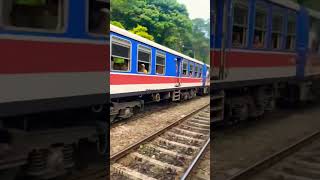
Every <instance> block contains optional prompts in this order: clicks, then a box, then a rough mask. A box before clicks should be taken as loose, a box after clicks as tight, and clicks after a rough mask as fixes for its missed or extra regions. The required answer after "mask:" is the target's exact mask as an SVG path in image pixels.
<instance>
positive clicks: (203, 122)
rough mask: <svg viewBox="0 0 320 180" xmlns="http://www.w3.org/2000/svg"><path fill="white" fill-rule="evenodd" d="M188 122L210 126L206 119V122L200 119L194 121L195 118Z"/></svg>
mask: <svg viewBox="0 0 320 180" xmlns="http://www.w3.org/2000/svg"><path fill="white" fill-rule="evenodd" d="M189 121H191V122H197V123H202V124H205V125H210V121H208V119H207V120H201V119H196V118H194V119H190V120H189Z"/></svg>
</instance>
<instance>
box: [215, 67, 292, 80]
mask: <svg viewBox="0 0 320 180" xmlns="http://www.w3.org/2000/svg"><path fill="white" fill-rule="evenodd" d="M227 71H228V72H229V73H228V75H227V78H226V79H225V80H216V81H214V83H220V82H232V81H233V82H234V81H244V80H259V79H268V78H270V79H271V78H280V77H294V76H295V75H296V66H290V67H272V68H249V67H247V68H229V69H228V70H227Z"/></svg>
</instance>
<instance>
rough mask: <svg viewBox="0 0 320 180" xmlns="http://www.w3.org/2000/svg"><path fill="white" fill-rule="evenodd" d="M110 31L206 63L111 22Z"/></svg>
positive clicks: (190, 59)
mask: <svg viewBox="0 0 320 180" xmlns="http://www.w3.org/2000/svg"><path fill="white" fill-rule="evenodd" d="M110 31H112V32H115V33H118V34H120V35H123V36H126V37H129V38H131V39H134V40H136V41H140V42H142V43H145V44H148V45H150V46H153V47H155V48H158V49H160V50H162V51H166V52H169V53H171V54H174V55H177V56H179V57H182V58H184V59H187V60H189V61H193V62H196V63H198V64H205V63H204V62H201V61H199V60H197V59H194V58H191V57H189V56H186V55H184V54H182V53H179V52H177V51H175V50H173V49H170V48H167V47H165V46H162V45H160V44H158V43H156V42H153V41H150V40H148V39H146V38H143V37H141V36H138V35H136V34H133V33H131V32H129V31H127V30H124V29H121V28H119V27H117V26H114V25H112V24H110ZM207 65H208V64H207ZM208 66H209V65H208Z"/></svg>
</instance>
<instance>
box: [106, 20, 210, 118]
mask: <svg viewBox="0 0 320 180" xmlns="http://www.w3.org/2000/svg"><path fill="white" fill-rule="evenodd" d="M110 43H111V46H110V52H111V57H110V98H111V104H110V119H111V121H114V120H116V119H125V118H128V117H130V116H132V115H133V114H134V113H135V112H137V111H140V110H142V109H143V107H144V103H145V102H159V101H161V100H172V101H180V100H187V99H191V98H193V97H194V96H196V95H197V94H207V93H208V91H209V85H210V79H209V77H210V76H209V69H210V66H209V65H208V64H205V63H203V62H201V61H198V60H196V59H193V58H191V57H188V56H186V55H184V54H181V53H179V52H176V51H174V50H172V49H169V48H167V47H165V46H162V45H160V44H157V43H155V42H153V41H150V40H147V39H145V38H143V37H140V36H138V35H136V34H133V33H131V32H128V31H126V30H124V29H121V28H119V27H116V26H113V25H110Z"/></svg>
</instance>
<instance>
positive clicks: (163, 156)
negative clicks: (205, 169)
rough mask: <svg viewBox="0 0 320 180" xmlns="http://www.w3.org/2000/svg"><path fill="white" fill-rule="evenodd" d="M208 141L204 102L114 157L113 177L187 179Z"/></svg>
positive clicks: (207, 107)
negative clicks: (201, 105) (199, 106)
mask: <svg viewBox="0 0 320 180" xmlns="http://www.w3.org/2000/svg"><path fill="white" fill-rule="evenodd" d="M209 142H210V107H209V105H205V106H203V107H201V108H199V109H197V110H195V111H193V112H191V113H190V114H189V115H187V116H185V117H183V118H181V119H179V120H177V121H176V122H174V123H172V124H170V125H168V126H167V127H165V128H163V129H161V130H159V131H157V132H155V133H153V134H152V135H150V136H148V137H146V138H144V139H143V140H141V141H139V142H137V143H136V144H133V145H132V146H130V147H128V148H126V149H124V150H123V151H121V152H119V153H116V154H115V155H113V156H111V158H110V161H111V174H110V179H115V180H120V179H121V180H123V179H143V180H152V179H186V178H187V177H188V176H189V175H190V173H191V171H192V169H193V167H195V165H196V164H197V162H198V160H199V159H200V158H201V156H202V154H203V152H204V150H205V148H206V147H207V146H208V144H209Z"/></svg>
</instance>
